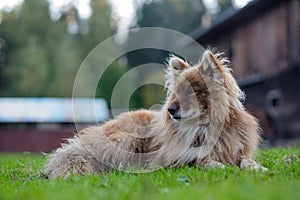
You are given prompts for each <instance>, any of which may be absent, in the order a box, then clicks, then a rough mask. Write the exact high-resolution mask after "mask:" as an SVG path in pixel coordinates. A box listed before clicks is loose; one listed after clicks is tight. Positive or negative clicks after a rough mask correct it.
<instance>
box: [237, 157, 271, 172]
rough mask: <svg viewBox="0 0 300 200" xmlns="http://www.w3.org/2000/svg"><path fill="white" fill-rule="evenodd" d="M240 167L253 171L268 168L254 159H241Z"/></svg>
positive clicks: (266, 169)
mask: <svg viewBox="0 0 300 200" xmlns="http://www.w3.org/2000/svg"><path fill="white" fill-rule="evenodd" d="M240 168H241V169H253V170H255V171H263V172H265V171H268V170H269V169H268V168H266V167H263V166H261V165H259V164H257V163H256V162H255V161H254V160H252V159H243V160H242V161H241V164H240Z"/></svg>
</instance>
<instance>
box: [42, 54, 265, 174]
mask: <svg viewBox="0 0 300 200" xmlns="http://www.w3.org/2000/svg"><path fill="white" fill-rule="evenodd" d="M228 64H229V62H228V60H226V59H225V58H222V54H214V53H212V52H211V51H209V50H207V51H205V52H204V53H203V56H202V58H201V60H200V62H199V63H198V64H197V65H195V66H190V65H189V64H188V63H186V62H185V61H184V60H182V59H180V58H178V57H175V56H172V57H171V58H170V59H169V63H168V69H167V71H166V73H167V75H166V88H167V89H168V92H167V98H166V102H165V104H164V105H163V107H162V109H161V110H160V111H150V110H138V111H134V112H128V113H123V114H121V115H119V116H118V117H117V118H116V119H114V120H110V121H108V122H106V123H104V124H103V125H101V126H92V127H88V128H85V129H83V130H82V131H80V132H79V133H78V134H76V136H75V137H74V138H70V139H67V143H66V144H62V147H61V148H58V149H57V150H56V151H55V152H53V153H51V154H50V155H48V163H47V165H46V166H45V168H44V174H45V175H46V176H47V177H49V178H53V177H64V178H68V177H69V176H70V174H81V175H85V174H91V173H99V172H107V171H110V170H113V169H121V170H132V169H135V170H138V169H140V170H143V171H145V170H154V169H156V168H158V167H179V166H181V165H196V166H199V167H219V168H224V164H231V165H235V166H239V167H240V168H251V169H255V170H263V171H264V170H267V169H266V168H264V167H262V166H260V165H258V164H257V163H256V162H255V161H254V160H253V159H252V156H253V153H254V152H255V150H256V149H257V146H258V143H259V140H260V136H259V125H258V123H257V120H256V119H255V118H254V117H253V116H252V115H250V114H249V113H248V112H247V111H245V108H244V107H243V105H242V103H241V102H240V100H241V99H243V98H244V94H243V92H242V91H241V90H240V89H239V87H238V85H237V83H236V81H235V79H234V78H233V76H232V74H231V70H230V69H229V68H228Z"/></svg>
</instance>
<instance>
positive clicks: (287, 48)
mask: <svg viewBox="0 0 300 200" xmlns="http://www.w3.org/2000/svg"><path fill="white" fill-rule="evenodd" d="M213 45H214V46H216V47H218V48H219V49H220V50H221V51H225V52H226V54H227V56H228V57H229V58H230V60H231V63H232V68H233V70H234V73H235V76H236V77H237V78H238V79H243V78H244V77H248V76H251V75H254V74H257V73H261V74H262V75H265V76H270V75H274V73H277V72H280V71H281V70H283V69H286V68H287V67H289V66H291V65H295V64H299V63H300V58H299V57H300V55H299V54H300V1H299V0H292V1H287V2H283V3H282V4H281V5H280V6H278V7H276V8H274V9H272V10H269V11H267V12H266V13H264V14H262V15H261V16H258V17H257V18H255V19H254V20H252V21H250V22H248V23H245V24H242V25H240V26H239V27H237V28H236V29H235V30H231V31H230V34H224V36H222V35H220V37H219V38H218V39H217V40H216V41H214V42H213Z"/></svg>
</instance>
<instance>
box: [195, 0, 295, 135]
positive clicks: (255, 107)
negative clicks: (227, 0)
mask: <svg viewBox="0 0 300 200" xmlns="http://www.w3.org/2000/svg"><path fill="white" fill-rule="evenodd" d="M191 36H192V37H193V38H194V39H195V40H197V42H199V43H200V44H201V45H203V46H204V47H207V46H209V47H217V48H218V49H219V50H220V51H224V52H225V54H226V56H227V57H229V59H230V60H231V64H232V68H233V70H234V76H235V77H236V78H237V79H238V82H239V84H240V86H241V87H242V88H243V89H244V90H245V92H246V94H247V100H246V102H245V104H246V107H247V108H249V109H250V111H252V112H253V114H254V115H256V116H257V117H258V118H259V119H260V121H261V124H262V126H263V130H264V133H265V135H266V136H267V137H268V138H269V139H271V141H274V140H275V139H276V138H279V137H280V138H288V137H300V80H299V79H300V1H299V0H254V1H251V2H250V3H249V4H248V5H247V6H245V7H243V8H241V9H240V10H233V9H229V10H227V11H225V12H223V13H222V14H221V15H220V16H219V17H218V18H217V19H216V20H214V21H213V23H212V25H211V26H209V27H208V28H203V27H200V28H199V29H198V30H196V31H195V32H194V33H192V34H191Z"/></svg>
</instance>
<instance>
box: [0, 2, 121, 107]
mask: <svg viewBox="0 0 300 200" xmlns="http://www.w3.org/2000/svg"><path fill="white" fill-rule="evenodd" d="M91 6H92V16H91V17H90V18H89V19H86V20H83V19H81V18H80V17H79V14H78V11H77V10H76V8H75V7H74V6H73V5H72V4H70V5H68V6H67V8H66V9H63V10H62V13H61V14H62V15H61V17H60V18H58V19H56V20H53V19H51V18H50V15H49V12H50V11H49V3H48V1H47V0H25V1H24V3H23V4H22V5H21V6H20V7H19V8H15V9H14V10H13V11H12V12H4V11H3V12H2V18H1V24H0V96H54V97H55V96H56V97H70V96H71V95H72V89H73V83H74V79H75V76H76V73H77V70H78V68H79V67H80V64H81V63H82V61H83V60H84V58H85V57H86V56H87V54H88V53H89V52H90V51H91V50H92V49H93V48H94V47H95V46H96V45H98V44H99V43H100V42H101V41H103V40H105V39H106V38H108V37H109V36H111V35H112V34H113V32H114V30H113V29H112V27H111V19H110V17H111V16H110V13H111V8H110V6H109V4H108V3H107V1H106V0H92V1H91ZM125 71H126V68H125V67H124V66H121V65H120V64H119V63H118V62H117V61H116V62H114V63H113V64H112V66H111V67H109V70H108V72H106V73H105V74H104V76H103V78H102V79H103V80H104V82H105V83H106V84H104V85H105V86H104V87H102V88H99V89H98V90H97V95H98V96H99V97H103V98H105V99H106V100H108V102H110V96H111V95H110V93H109V92H111V91H112V88H113V86H114V84H115V83H116V82H117V80H118V79H119V77H120V76H121V75H122V74H123V73H124V72H125ZM108 73H109V74H108ZM111 74H113V76H112V75H111Z"/></svg>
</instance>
